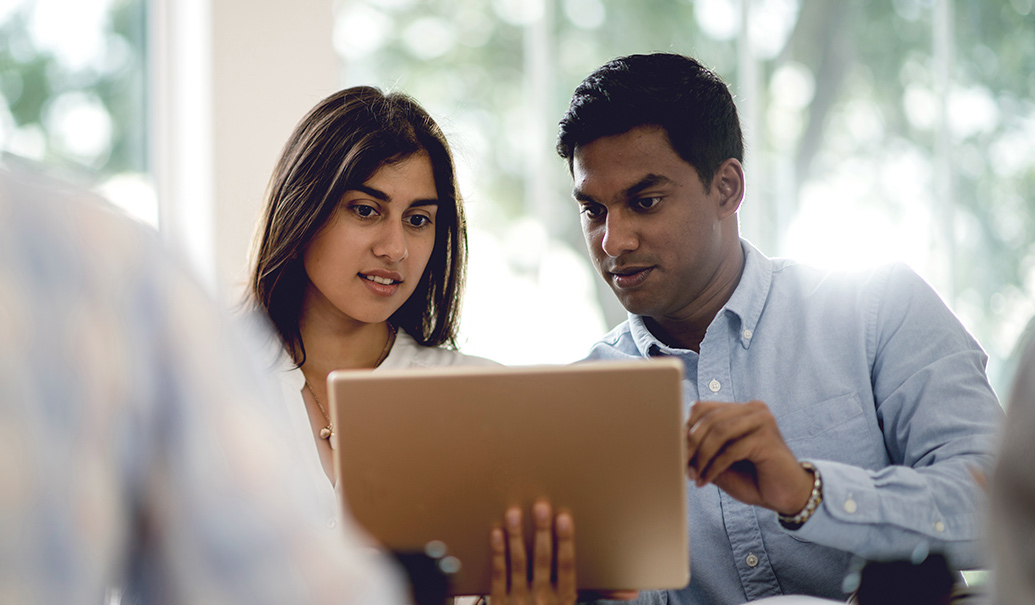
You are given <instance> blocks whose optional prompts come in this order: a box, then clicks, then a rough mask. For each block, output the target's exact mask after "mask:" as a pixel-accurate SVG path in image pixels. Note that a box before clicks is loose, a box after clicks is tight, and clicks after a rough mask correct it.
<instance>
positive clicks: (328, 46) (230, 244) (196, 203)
mask: <svg viewBox="0 0 1035 605" xmlns="http://www.w3.org/2000/svg"><path fill="white" fill-rule="evenodd" d="M332 5H333V0H291V1H290V2H288V1H284V0H152V3H151V5H150V6H151V36H152V37H151V39H152V40H154V45H153V47H152V49H153V52H152V61H153V66H152V67H153V69H152V73H153V74H154V81H153V84H152V115H153V130H152V132H154V137H153V140H152V153H153V159H154V168H155V178H156V188H157V191H158V196H159V203H160V207H161V208H162V215H161V219H160V221H161V225H160V227H161V229H162V232H163V234H164V235H165V237H166V238H167V239H168V240H169V241H170V242H171V243H172V244H173V245H174V246H176V247H178V248H180V249H182V251H183V252H184V253H185V254H186V255H187V257H188V258H189V259H190V261H191V262H192V263H193V264H194V266H195V269H196V270H197V271H198V272H199V274H200V275H202V277H203V279H204V280H205V281H206V283H207V285H208V286H209V287H210V288H211V289H212V291H213V293H215V294H216V295H217V296H218V297H220V298H221V299H223V300H225V301H227V302H229V303H235V302H237V301H238V300H239V299H240V295H241V293H242V292H243V287H244V286H245V284H246V283H247V277H248V275H247V259H248V252H249V249H250V245H251V240H252V235H253V232H254V229H255V224H256V221H257V218H258V216H259V212H260V210H261V205H262V196H263V192H264V191H265V188H266V183H267V181H268V179H269V175H270V173H271V171H272V169H273V165H274V164H275V162H276V158H277V155H278V154H279V152H280V149H281V147H282V146H283V144H284V142H285V141H286V140H287V137H288V135H289V134H290V132H291V129H292V128H293V127H294V125H295V124H296V123H297V122H298V120H299V119H300V118H301V117H302V115H304V114H305V112H306V111H308V110H309V108H311V107H312V106H313V105H315V104H316V102H317V101H319V100H320V99H322V98H323V97H325V96H326V95H328V94H330V93H331V92H333V91H334V90H336V89H337V82H338V74H337V67H338V62H337V58H336V55H335V52H334V49H333V46H332V42H331V40H332V32H333V23H334V20H333V10H332V9H333V6H332Z"/></svg>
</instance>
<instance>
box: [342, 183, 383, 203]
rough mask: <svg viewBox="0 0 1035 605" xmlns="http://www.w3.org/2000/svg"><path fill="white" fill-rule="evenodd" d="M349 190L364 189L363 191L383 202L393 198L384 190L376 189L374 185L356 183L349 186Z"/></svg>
mask: <svg viewBox="0 0 1035 605" xmlns="http://www.w3.org/2000/svg"><path fill="white" fill-rule="evenodd" d="M349 190H350V191H362V192H363V193H365V194H367V195H369V196H370V197H372V198H374V199H376V200H380V201H382V202H387V201H389V200H390V199H391V198H389V197H388V194H387V193H385V192H384V191H379V190H377V189H374V188H373V187H367V186H366V185H354V186H352V187H349Z"/></svg>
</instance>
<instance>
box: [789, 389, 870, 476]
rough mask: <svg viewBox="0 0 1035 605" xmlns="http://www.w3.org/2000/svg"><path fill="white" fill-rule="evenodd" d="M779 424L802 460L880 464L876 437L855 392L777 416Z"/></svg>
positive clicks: (808, 404) (792, 449)
mask: <svg viewBox="0 0 1035 605" xmlns="http://www.w3.org/2000/svg"><path fill="white" fill-rule="evenodd" d="M776 422H777V424H778V425H779V427H780V434H781V435H783V439H784V441H785V442H786V443H787V446H788V447H790V448H791V451H793V452H794V454H795V455H796V456H797V457H798V458H813V459H817V460H834V461H837V462H845V463H849V464H854V465H860V466H870V465H872V464H874V463H875V462H876V460H875V459H874V455H875V454H876V446H875V443H874V436H873V435H872V434H871V432H872V431H871V427H870V424H869V422H868V420H867V418H866V415H865V414H864V413H863V408H862V404H861V402H860V401H859V397H858V395H856V394H855V393H847V394H844V395H839V396H837V397H833V398H831V399H825V400H823V401H818V402H814V403H807V404H804V405H801V406H799V407H797V408H796V409H794V410H791V411H789V412H786V413H785V414H782V415H780V416H779V417H777V419H776ZM878 441H879V439H878Z"/></svg>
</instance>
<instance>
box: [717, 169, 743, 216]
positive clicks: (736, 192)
mask: <svg viewBox="0 0 1035 605" xmlns="http://www.w3.org/2000/svg"><path fill="white" fill-rule="evenodd" d="M712 186H713V187H715V188H716V189H717V190H718V193H719V216H720V217H721V218H726V217H728V216H732V215H733V214H734V213H736V212H737V210H739V209H740V203H741V202H742V201H744V167H743V166H742V165H741V163H740V160H738V159H736V158H729V159H727V160H726V161H725V162H723V163H722V164H719V168H718V169H717V170H716V171H715V176H714V177H712Z"/></svg>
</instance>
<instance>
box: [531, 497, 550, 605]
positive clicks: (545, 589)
mask: <svg viewBox="0 0 1035 605" xmlns="http://www.w3.org/2000/svg"><path fill="white" fill-rule="evenodd" d="M532 517H533V519H534V520H535V540H534V541H533V553H534V554H533V556H532V592H533V593H534V594H539V595H542V594H544V593H549V592H550V591H552V590H553V583H552V579H551V576H552V575H553V512H552V511H551V510H550V505H549V504H548V503H546V502H542V501H540V502H536V503H535V504H534V505H533V506H532Z"/></svg>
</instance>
